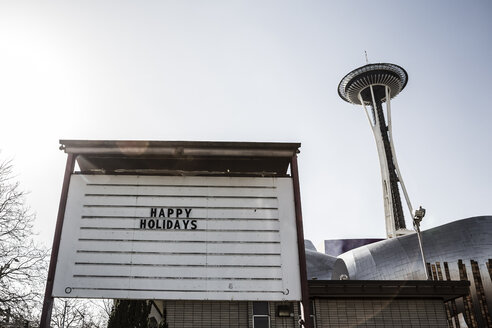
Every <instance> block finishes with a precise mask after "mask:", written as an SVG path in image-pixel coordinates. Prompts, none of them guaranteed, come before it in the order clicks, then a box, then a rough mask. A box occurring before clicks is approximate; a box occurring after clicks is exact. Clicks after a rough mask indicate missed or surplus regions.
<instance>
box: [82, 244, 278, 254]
mask: <svg viewBox="0 0 492 328" xmlns="http://www.w3.org/2000/svg"><path fill="white" fill-rule="evenodd" d="M77 249H78V250H87V251H91V250H92V251H99V250H103V249H104V250H107V251H134V250H135V251H142V252H145V251H148V252H150V251H155V250H162V249H165V250H166V251H168V252H178V251H181V252H209V253H247V252H250V253H261V254H264V253H275V254H278V253H280V244H279V243H272V244H265V243H256V244H254V243H247V244H246V243H206V242H205V241H204V242H202V243H197V242H194V243H175V242H166V241H158V242H140V243H139V242H132V241H126V242H121V241H120V242H111V241H86V242H80V243H79V246H78V247H77Z"/></svg>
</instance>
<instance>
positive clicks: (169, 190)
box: [85, 185, 276, 198]
mask: <svg viewBox="0 0 492 328" xmlns="http://www.w3.org/2000/svg"><path fill="white" fill-rule="evenodd" d="M85 193H86V194H103V195H145V196H150V195H156V196H162V195H176V196H179V195H181V196H189V195H193V196H207V197H240V196H242V197H255V198H258V197H275V195H276V188H271V187H266V188H248V187H240V188H238V187H236V188H233V187H210V186H202V187H184V186H164V185H163V186H155V187H148V186H105V185H102V186H98V185H90V186H87V188H86V190H85Z"/></svg>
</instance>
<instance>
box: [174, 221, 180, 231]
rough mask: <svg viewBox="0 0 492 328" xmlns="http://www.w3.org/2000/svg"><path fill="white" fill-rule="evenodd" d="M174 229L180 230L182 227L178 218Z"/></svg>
mask: <svg viewBox="0 0 492 328" xmlns="http://www.w3.org/2000/svg"><path fill="white" fill-rule="evenodd" d="M174 229H178V230H179V229H181V227H180V226H179V221H178V220H176V221H175V222H174Z"/></svg>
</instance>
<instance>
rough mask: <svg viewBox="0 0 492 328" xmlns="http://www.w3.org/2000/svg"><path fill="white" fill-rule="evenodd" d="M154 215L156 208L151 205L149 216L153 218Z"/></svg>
mask: <svg viewBox="0 0 492 328" xmlns="http://www.w3.org/2000/svg"><path fill="white" fill-rule="evenodd" d="M156 215H157V208H153V207H152V208H151V209H150V217H151V218H155V217H156Z"/></svg>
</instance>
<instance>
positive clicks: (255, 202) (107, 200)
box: [84, 196, 278, 216]
mask: <svg viewBox="0 0 492 328" xmlns="http://www.w3.org/2000/svg"><path fill="white" fill-rule="evenodd" d="M95 205H108V206H119V205H120V206H121V205H123V206H128V205H136V206H140V207H142V206H143V207H156V208H163V207H164V208H168V207H170V208H177V207H180V208H186V207H193V208H197V207H204V208H208V207H212V208H253V209H264V208H266V209H272V208H273V209H276V208H277V207H278V203H277V200H276V199H274V198H207V197H167V196H162V197H138V196H118V197H115V196H111V197H107V196H85V197H84V206H95ZM174 215H175V214H174ZM183 216H184V213H183Z"/></svg>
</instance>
